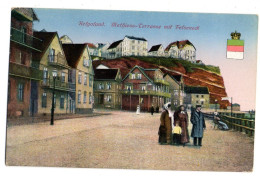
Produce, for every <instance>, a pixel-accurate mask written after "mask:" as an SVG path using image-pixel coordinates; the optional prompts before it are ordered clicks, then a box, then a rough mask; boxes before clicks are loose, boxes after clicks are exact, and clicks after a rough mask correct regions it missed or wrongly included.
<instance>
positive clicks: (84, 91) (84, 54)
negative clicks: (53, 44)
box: [62, 44, 94, 114]
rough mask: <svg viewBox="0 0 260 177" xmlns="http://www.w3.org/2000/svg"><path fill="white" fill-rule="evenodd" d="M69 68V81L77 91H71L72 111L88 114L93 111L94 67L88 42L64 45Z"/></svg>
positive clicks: (70, 108)
mask: <svg viewBox="0 0 260 177" xmlns="http://www.w3.org/2000/svg"><path fill="white" fill-rule="evenodd" d="M62 47H63V50H64V53H65V56H66V59H67V62H68V65H69V66H70V67H71V69H70V70H69V75H68V79H69V83H70V84H71V86H74V87H75V92H72V91H71V92H70V93H69V100H68V101H69V103H70V104H69V105H71V107H69V110H70V112H75V113H77V114H87V113H92V111H93V76H94V72H93V67H92V61H91V58H90V55H89V52H88V47H87V44H63V45H62Z"/></svg>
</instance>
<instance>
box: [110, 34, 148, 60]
mask: <svg viewBox="0 0 260 177" xmlns="http://www.w3.org/2000/svg"><path fill="white" fill-rule="evenodd" d="M147 47H148V42H147V40H146V39H145V38H140V37H134V36H125V37H124V39H122V40H118V41H115V42H113V43H112V44H111V45H110V46H109V47H108V49H107V50H108V58H109V59H113V58H118V57H121V56H147V51H148V50H147Z"/></svg>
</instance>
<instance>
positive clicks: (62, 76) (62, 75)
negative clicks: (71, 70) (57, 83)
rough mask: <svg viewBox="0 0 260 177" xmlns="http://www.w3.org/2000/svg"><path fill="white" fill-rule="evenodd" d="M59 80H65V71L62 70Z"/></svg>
mask: <svg viewBox="0 0 260 177" xmlns="http://www.w3.org/2000/svg"><path fill="white" fill-rule="evenodd" d="M61 82H65V73H64V72H62V73H61Z"/></svg>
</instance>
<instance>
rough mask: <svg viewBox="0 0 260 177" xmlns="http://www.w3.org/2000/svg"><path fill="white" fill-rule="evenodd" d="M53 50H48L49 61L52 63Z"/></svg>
mask: <svg viewBox="0 0 260 177" xmlns="http://www.w3.org/2000/svg"><path fill="white" fill-rule="evenodd" d="M54 56H55V49H50V51H49V61H50V62H54Z"/></svg>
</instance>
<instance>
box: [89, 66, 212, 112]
mask: <svg viewBox="0 0 260 177" xmlns="http://www.w3.org/2000/svg"><path fill="white" fill-rule="evenodd" d="M121 69H122V68H109V67H107V66H105V65H103V64H100V65H98V66H97V67H96V68H95V78H94V80H95V82H94V99H95V101H94V102H95V104H94V105H95V107H96V108H112V109H122V110H136V108H137V106H140V108H141V110H142V111H149V110H150V108H151V106H154V107H159V108H162V107H163V105H164V104H165V103H167V102H171V103H172V105H173V107H178V106H179V105H185V106H187V107H188V108H191V107H192V106H195V105H197V104H201V105H202V107H204V108H209V105H210V104H209V101H210V100H209V90H208V88H207V87H191V86H185V85H184V82H183V76H182V75H179V74H175V75H172V74H168V73H163V72H162V71H161V70H160V69H158V68H142V67H140V66H137V65H136V66H135V67H133V68H132V69H131V70H130V71H129V72H128V73H127V74H126V75H124V76H123V75H122V74H121V72H120V70H121Z"/></svg>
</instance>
